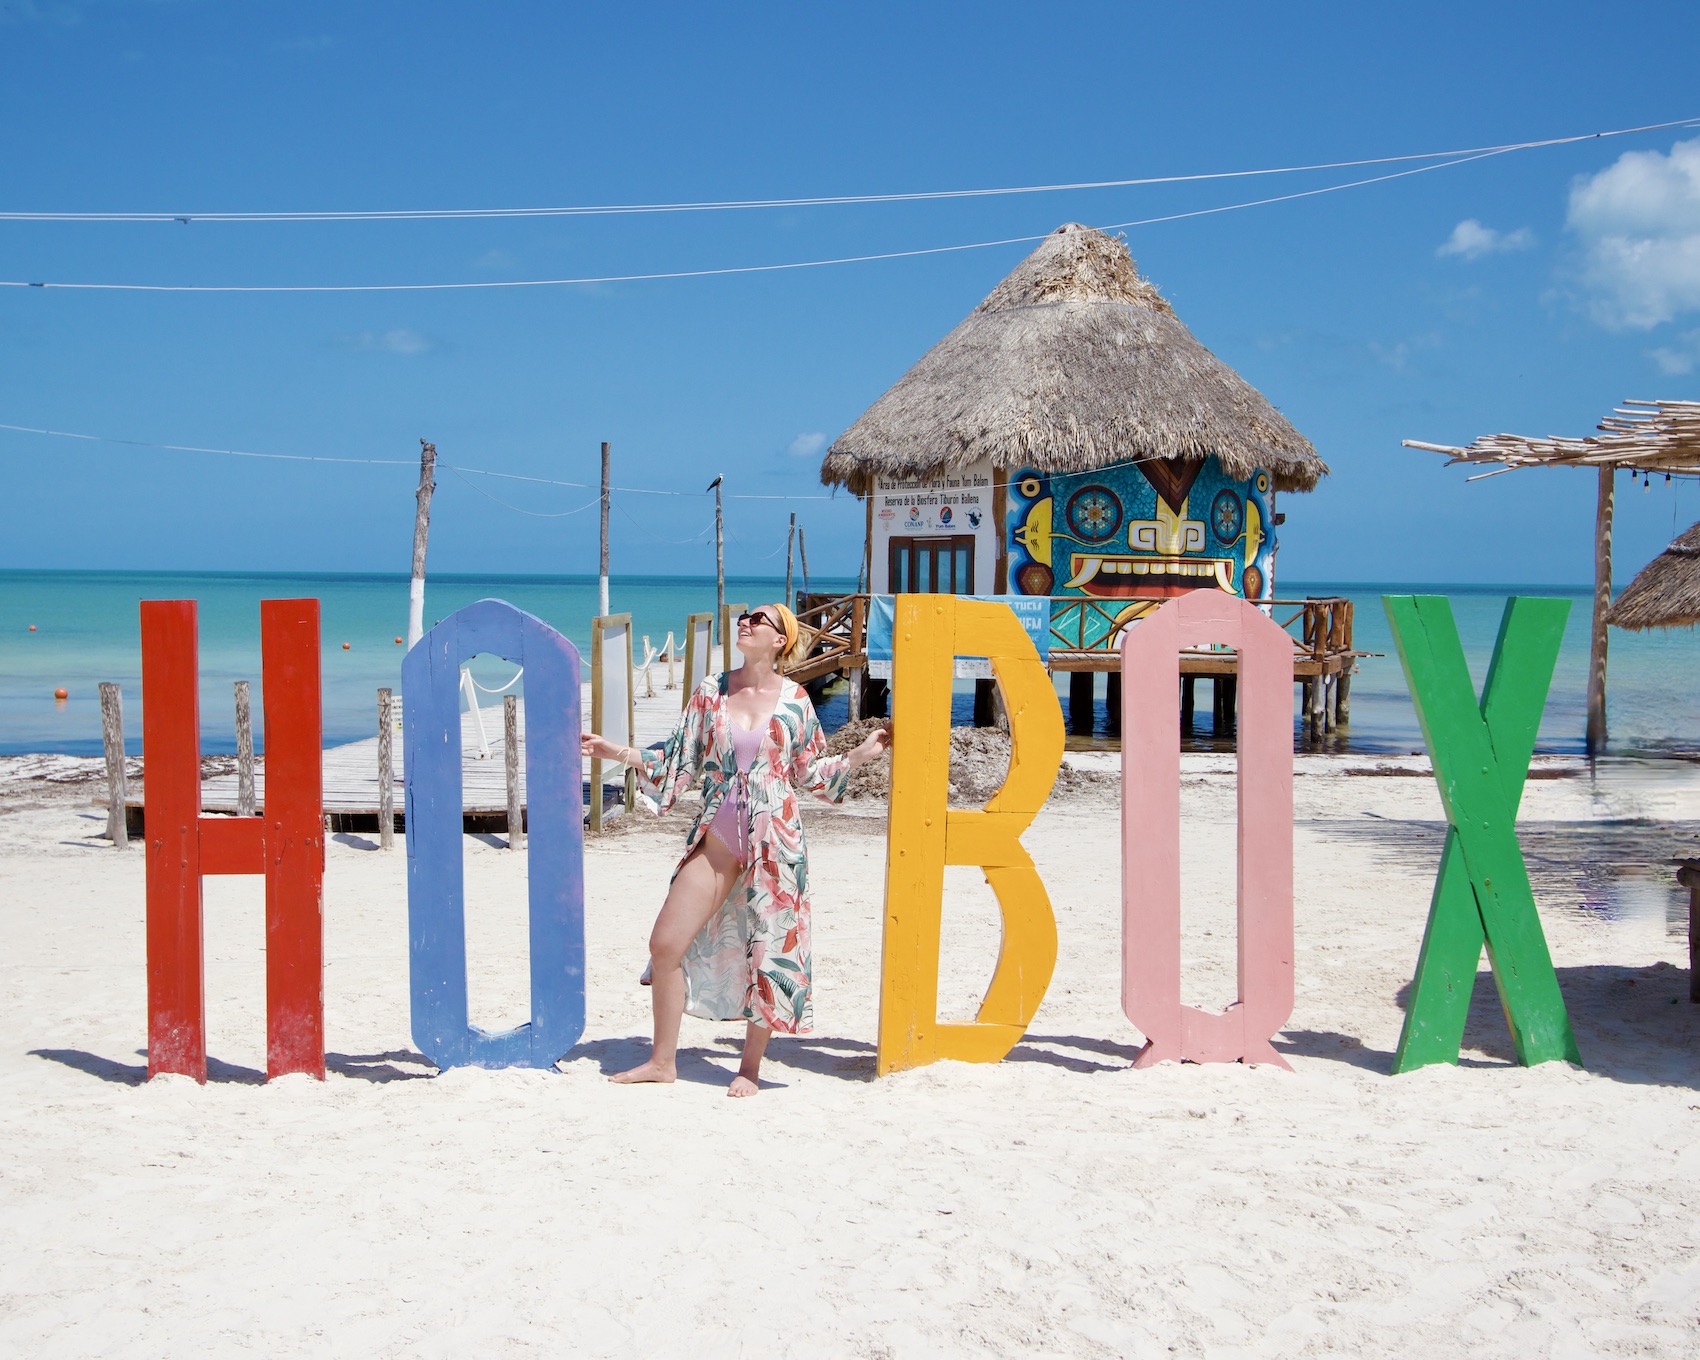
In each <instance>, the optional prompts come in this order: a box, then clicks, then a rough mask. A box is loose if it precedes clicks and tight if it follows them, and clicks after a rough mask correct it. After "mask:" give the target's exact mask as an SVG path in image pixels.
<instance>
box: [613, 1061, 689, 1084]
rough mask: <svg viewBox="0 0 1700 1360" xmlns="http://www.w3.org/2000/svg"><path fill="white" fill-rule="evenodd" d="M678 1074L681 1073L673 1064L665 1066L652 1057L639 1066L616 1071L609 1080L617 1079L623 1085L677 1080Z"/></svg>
mask: <svg viewBox="0 0 1700 1360" xmlns="http://www.w3.org/2000/svg"><path fill="white" fill-rule="evenodd" d="M678 1076H679V1073H678V1070H677V1069H676V1068H674V1067H671V1066H668V1067H663V1066H662V1065H661V1064H660V1063H658V1062H656V1061H655V1059H654V1058H651V1059H650V1060H649V1061H648V1062H646V1063H639V1064H638V1066H636V1067H633V1068H628V1069H627V1070H626V1071H624V1072H616V1073H615V1074H614V1075H613V1076H611V1077H609V1078H608V1080H609V1081H617V1082H619V1083H620V1084H621V1085H622V1086H630V1085H634V1084H636V1083H637V1082H641V1081H659V1082H670V1081H677V1080H678Z"/></svg>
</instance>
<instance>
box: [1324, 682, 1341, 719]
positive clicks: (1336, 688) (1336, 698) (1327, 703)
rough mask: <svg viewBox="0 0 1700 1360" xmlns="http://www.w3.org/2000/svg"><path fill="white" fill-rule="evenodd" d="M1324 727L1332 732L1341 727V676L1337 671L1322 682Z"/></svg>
mask: <svg viewBox="0 0 1700 1360" xmlns="http://www.w3.org/2000/svg"><path fill="white" fill-rule="evenodd" d="M1322 685H1323V689H1322V726H1323V729H1324V730H1325V731H1328V732H1332V731H1333V730H1334V729H1335V728H1337V727H1338V726H1339V725H1340V675H1339V672H1338V671H1336V672H1335V673H1334V674H1333V675H1330V676H1329V677H1328V678H1327V679H1325V680H1324V681H1323V682H1322Z"/></svg>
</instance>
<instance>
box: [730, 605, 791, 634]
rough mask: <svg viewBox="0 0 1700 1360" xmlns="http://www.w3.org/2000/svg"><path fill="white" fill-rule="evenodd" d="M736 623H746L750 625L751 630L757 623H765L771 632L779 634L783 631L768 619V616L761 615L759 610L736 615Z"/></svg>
mask: <svg viewBox="0 0 1700 1360" xmlns="http://www.w3.org/2000/svg"><path fill="white" fill-rule="evenodd" d="M738 622H739V623H747V624H749V625H750V627H751V628H754V627H755V626H756V625H757V624H758V623H765V624H766V625H767V626H768V627H769V628H771V629H773V631H774V632H776V633H780V632H783V631H784V630H783V629H782V628H780V626H779V625H778V624H777V623H775V622H774V621H773V620H772V619H770V618H768V616H767V615H766V614H764V613H762V612H761V610H759V609H757V610H754V611H746V612H745V613H742V614H740V615H738Z"/></svg>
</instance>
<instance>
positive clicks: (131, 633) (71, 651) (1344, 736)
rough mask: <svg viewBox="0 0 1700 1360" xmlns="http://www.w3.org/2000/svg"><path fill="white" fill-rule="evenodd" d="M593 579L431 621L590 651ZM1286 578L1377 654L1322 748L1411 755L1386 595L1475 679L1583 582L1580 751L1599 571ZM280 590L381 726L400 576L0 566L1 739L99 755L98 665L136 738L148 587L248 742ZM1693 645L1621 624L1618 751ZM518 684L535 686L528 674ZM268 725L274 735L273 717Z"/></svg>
mask: <svg viewBox="0 0 1700 1360" xmlns="http://www.w3.org/2000/svg"><path fill="white" fill-rule="evenodd" d="M796 584H798V585H800V584H801V582H800V580H799V581H798V582H796ZM810 585H811V587H812V588H815V589H820V590H828V591H845V592H847V591H851V590H854V588H855V582H854V581H852V580H849V579H841V578H837V577H818V578H814V579H813V580H811V582H810ZM596 589H597V587H596V578H595V577H593V576H496V575H447V574H445V575H441V576H437V577H433V578H432V579H431V580H430V581H429V582H428V584H427V606H426V608H427V623H429V622H431V621H433V620H434V619H435V618H437V617H440V616H446V615H447V614H448V613H450V612H452V611H453V610H455V609H458V608H460V607H462V606H463V605H465V604H468V603H471V602H472V601H473V600H476V599H481V598H485V597H489V596H494V597H497V598H501V599H506V600H508V601H509V602H511V603H513V604H515V605H517V606H519V607H520V608H522V609H526V610H528V611H529V612H532V613H535V614H537V615H539V617H542V618H544V619H545V620H546V621H548V622H549V623H550V624H551V625H553V626H554V627H556V628H558V629H560V631H562V632H563V633H565V634H566V635H567V636H568V637H569V638H571V639H572V640H573V641H574V643H575V645H577V646H578V647H579V648H580V650H581V652H582V653H584V654H585V655H586V656H588V654H589V651H590V620H591V618H592V616H593V615H594V614H595V612H596ZM783 592H784V581H783V578H782V577H760V576H733V577H728V578H727V581H726V598H727V599H728V600H729V601H748V602H755V601H757V600H758V599H768V598H776V597H778V596H779V595H781V594H783ZM1281 593H1282V594H1283V596H1288V595H1292V596H1295V597H1302V596H1305V595H1317V594H1339V595H1344V596H1345V597H1347V598H1349V599H1351V600H1353V601H1354V603H1355V604H1356V606H1357V608H1356V611H1355V614H1356V630H1357V632H1356V639H1355V641H1356V645H1357V646H1358V647H1359V648H1360V649H1361V650H1363V651H1365V652H1369V653H1372V655H1369V656H1366V657H1364V658H1362V659H1361V660H1360V662H1359V664H1358V672H1357V674H1356V675H1355V677H1354V679H1353V689H1352V718H1351V723H1350V725H1349V726H1346V727H1342V728H1341V729H1340V730H1339V731H1338V732H1337V733H1334V734H1330V736H1329V738H1328V739H1327V741H1326V744H1325V745H1324V746H1323V747H1322V748H1321V749H1324V750H1328V751H1335V752H1341V753H1351V754H1362V755H1407V754H1410V753H1412V752H1420V751H1422V750H1423V749H1424V748H1423V741H1422V735H1421V732H1420V731H1419V730H1418V727H1417V723H1416V719H1415V715H1414V712H1413V710H1412V707H1411V703H1410V699H1409V696H1408V694H1407V693H1406V689H1405V682H1404V677H1403V675H1402V674H1401V672H1400V668H1399V663H1398V658H1397V656H1396V655H1395V654H1394V651H1393V647H1392V643H1391V636H1390V634H1389V633H1388V629H1387V624H1386V619H1385V616H1384V613H1383V610H1382V605H1381V596H1382V595H1383V594H1385V593H1401V594H1404V593H1421V594H1443V595H1446V596H1448V597H1449V598H1450V599H1451V600H1452V604H1453V609H1454V612H1455V614H1456V616H1457V620H1458V628H1459V633H1460V637H1461V639H1462V641H1463V643H1464V647H1465V651H1466V654H1467V655H1468V657H1469V659H1470V663H1471V667H1472V670H1473V671H1474V672H1475V676H1474V678H1475V680H1476V682H1477V684H1478V685H1479V684H1480V683H1481V680H1482V678H1483V673H1484V672H1485V668H1486V665H1487V660H1488V657H1489V656H1490V654H1491V652H1492V648H1493V639H1494V635H1495V632H1496V630H1497V628H1498V622H1499V615H1500V611H1501V608H1502V607H1503V602H1504V600H1505V598H1506V597H1507V596H1508V595H1511V594H1522V595H1554V596H1562V597H1565V598H1568V599H1570V600H1571V601H1572V608H1571V613H1570V620H1569V624H1568V627H1567V628H1566V632H1565V637H1564V646H1563V649H1562V651H1561V653H1560V656H1559V660H1558V667H1557V671H1556V673H1555V675H1554V678H1553V684H1552V692H1551V695H1550V697H1549V699H1548V703H1547V708H1546V712H1545V715H1544V717H1543V719H1542V723H1541V731H1540V739H1539V744H1538V747H1537V749H1538V750H1539V751H1541V752H1542V753H1543V754H1548V755H1575V754H1580V753H1582V751H1583V749H1584V748H1583V729H1584V718H1585V707H1584V706H1585V696H1586V684H1587V657H1588V620H1589V602H1590V595H1591V591H1590V589H1589V588H1587V587H1584V586H1506V585H1476V584H1457V583H1449V584H1438V585H1428V584H1420V583H1416V584H1413V583H1397V584H1391V583H1390V584H1380V583H1358V584H1340V583H1332V582H1329V583H1315V582H1291V583H1284V584H1283V586H1282V590H1281ZM284 596H311V597H313V598H315V599H318V600H320V601H321V608H322V613H323V618H324V626H323V640H324V671H323V675H324V712H325V729H324V730H325V743H326V745H327V746H330V745H340V744H342V743H344V742H348V741H355V740H360V739H362V738H364V737H367V736H370V735H371V733H372V730H373V726H374V723H375V711H376V710H375V703H376V691H377V689H378V688H379V687H380V686H388V687H391V688H393V689H395V690H396V691H398V692H399V690H400V671H401V657H402V653H403V649H402V647H401V646H399V645H397V643H396V642H395V640H394V639H395V638H396V637H397V636H398V635H399V634H402V633H405V624H406V608H407V578H406V577H404V576H400V575H376V574H373V575H340V574H312V573H299V574H297V573H222V572H185V573H175V572H43V571H0V755H25V754H61V755H75V756H93V755H97V754H99V753H100V750H101V739H100V716H99V700H98V694H97V687H98V685H99V683H100V682H101V681H113V682H116V683H118V684H119V685H120V686H122V688H123V691H124V704H125V712H126V729H127V735H128V742H127V748H128V749H129V750H130V752H131V753H132V754H135V753H138V752H139V737H140V730H141V726H140V698H141V695H140V643H139V628H138V624H137V611H136V606H137V603H138V602H139V601H140V600H143V599H163V598H177V599H195V600H198V601H199V602H200V611H199V613H200V631H201V637H200V649H201V675H202V689H201V706H202V728H203V735H202V740H203V749H204V750H205V751H206V753H207V754H209V755H221V754H229V753H230V752H232V751H233V750H234V749H235V742H234V729H233V723H232V720H231V716H230V709H231V706H232V700H231V694H232V691H231V686H232V683H233V682H234V681H236V680H239V679H247V680H250V681H251V682H253V684H254V686H255V689H256V693H255V706H256V711H258V709H259V707H260V704H261V698H262V696H261V695H260V694H259V693H258V685H259V679H260V676H259V670H260V667H259V609H258V607H259V601H260V600H261V599H266V598H279V597H284ZM713 601H714V580H713V578H712V577H684V576H624V577H620V576H617V577H614V578H613V587H612V606H613V608H614V609H615V610H616V611H618V612H622V613H630V614H631V615H632V618H633V633H634V638H642V637H643V636H645V635H647V636H648V637H649V639H650V641H651V643H652V644H653V645H654V646H656V647H659V646H661V645H662V643H663V642H664V641H665V639H666V636H667V634H668V633H669V632H672V633H673V635H674V636H675V638H682V636H683V633H684V629H685V617H686V615H687V614H689V613H691V612H702V611H708V610H712V609H713ZM345 642H346V643H348V644H349V645H348V647H347V648H346V649H345V648H344V647H343V643H345ZM638 645H639V647H640V648H641V643H639V644H638ZM1693 653H1694V639H1693V637H1692V636H1691V635H1689V634H1688V633H1687V632H1686V631H1684V630H1675V631H1668V632H1649V633H1641V634H1634V633H1624V632H1619V631H1617V630H1613V632H1612V635H1611V652H1610V666H1611V669H1610V684H1609V689H1608V696H1609V715H1610V722H1611V741H1610V745H1609V748H1608V749H1609V750H1611V751H1612V752H1613V753H1615V754H1620V755H1632V756H1644V757H1655V758H1656V757H1661V756H1679V757H1681V756H1693V755H1696V754H1700V693H1697V692H1696V690H1695V688H1694V687H1693V686H1692V685H1691V684H1689V683H1688V675H1689V672H1690V670H1691V668H1692V665H1693ZM511 673H512V668H511V667H507V666H505V665H504V664H503V663H500V662H496V661H490V662H489V663H488V664H487V665H486V663H485V662H484V661H482V660H480V661H479V662H476V663H474V675H475V678H477V679H479V680H480V681H481V682H483V683H487V684H490V685H491V687H494V686H495V685H499V684H501V683H503V682H505V681H506V680H508V679H509V678H510V677H511ZM1066 684H1067V682H1066V680H1061V679H1059V687H1060V688H1063V689H1066ZM60 688H63V689H65V690H66V691H67V695H68V697H67V698H66V699H65V700H62V701H59V700H55V698H54V692H55V691H56V690H57V689H60ZM958 688H959V690H960V691H961V692H960V693H958V695H957V696H956V703H955V705H954V706H955V708H956V709H958V710H960V711H959V713H958V714H957V721H958V722H960V723H964V724H966V723H968V722H970V721H971V712H972V695H971V692H970V691H971V687H970V686H969V685H968V684H966V683H965V684H962V685H959V686H958ZM519 692H522V693H523V681H522V682H521V686H520V691H519ZM1098 709H1099V716H1098V726H1097V731H1096V732H1095V733H1094V735H1093V736H1092V737H1084V736H1080V737H1076V738H1075V739H1074V741H1073V744H1075V745H1077V746H1087V747H1091V746H1094V745H1100V746H1105V745H1111V744H1113V742H1112V741H1109V740H1107V739H1108V738H1110V735H1111V734H1110V733H1109V732H1108V730H1107V727H1106V724H1105V720H1104V713H1103V694H1102V685H1101V684H1100V688H1099V700H1098ZM820 712H821V720H822V722H823V724H824V725H825V726H826V727H827V728H828V730H834V729H836V728H837V727H838V726H839V725H841V724H842V723H843V722H844V720H845V718H846V716H847V712H848V705H847V701H846V696H845V693H844V689H843V687H842V686H840V687H838V688H837V689H836V690H834V691H832V692H829V694H828V695H826V696H825V698H824V699H823V701H822V702H821V704H820ZM1295 719H1296V699H1295ZM1295 727H1296V723H1295ZM257 738H258V740H259V741H260V743H261V745H262V748H263V740H264V738H263V731H262V732H260V733H258V734H257ZM1188 748H1189V749H1192V750H1196V751H1212V750H1222V749H1230V748H1231V741H1227V742H1223V741H1218V740H1217V739H1215V738H1214V737H1213V736H1212V734H1211V733H1210V730H1209V726H1208V723H1207V722H1201V723H1200V724H1199V728H1198V730H1197V731H1195V732H1194V734H1193V735H1192V736H1191V737H1190V738H1189V739H1188Z"/></svg>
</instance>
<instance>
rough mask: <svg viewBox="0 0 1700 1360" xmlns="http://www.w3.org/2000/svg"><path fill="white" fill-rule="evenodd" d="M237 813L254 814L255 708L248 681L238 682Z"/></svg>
mask: <svg viewBox="0 0 1700 1360" xmlns="http://www.w3.org/2000/svg"><path fill="white" fill-rule="evenodd" d="M236 815H237V816H238V817H252V816H253V815H254V710H253V707H252V706H251V704H250V703H249V699H248V682H247V681H246V680H238V681H237V682H236Z"/></svg>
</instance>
